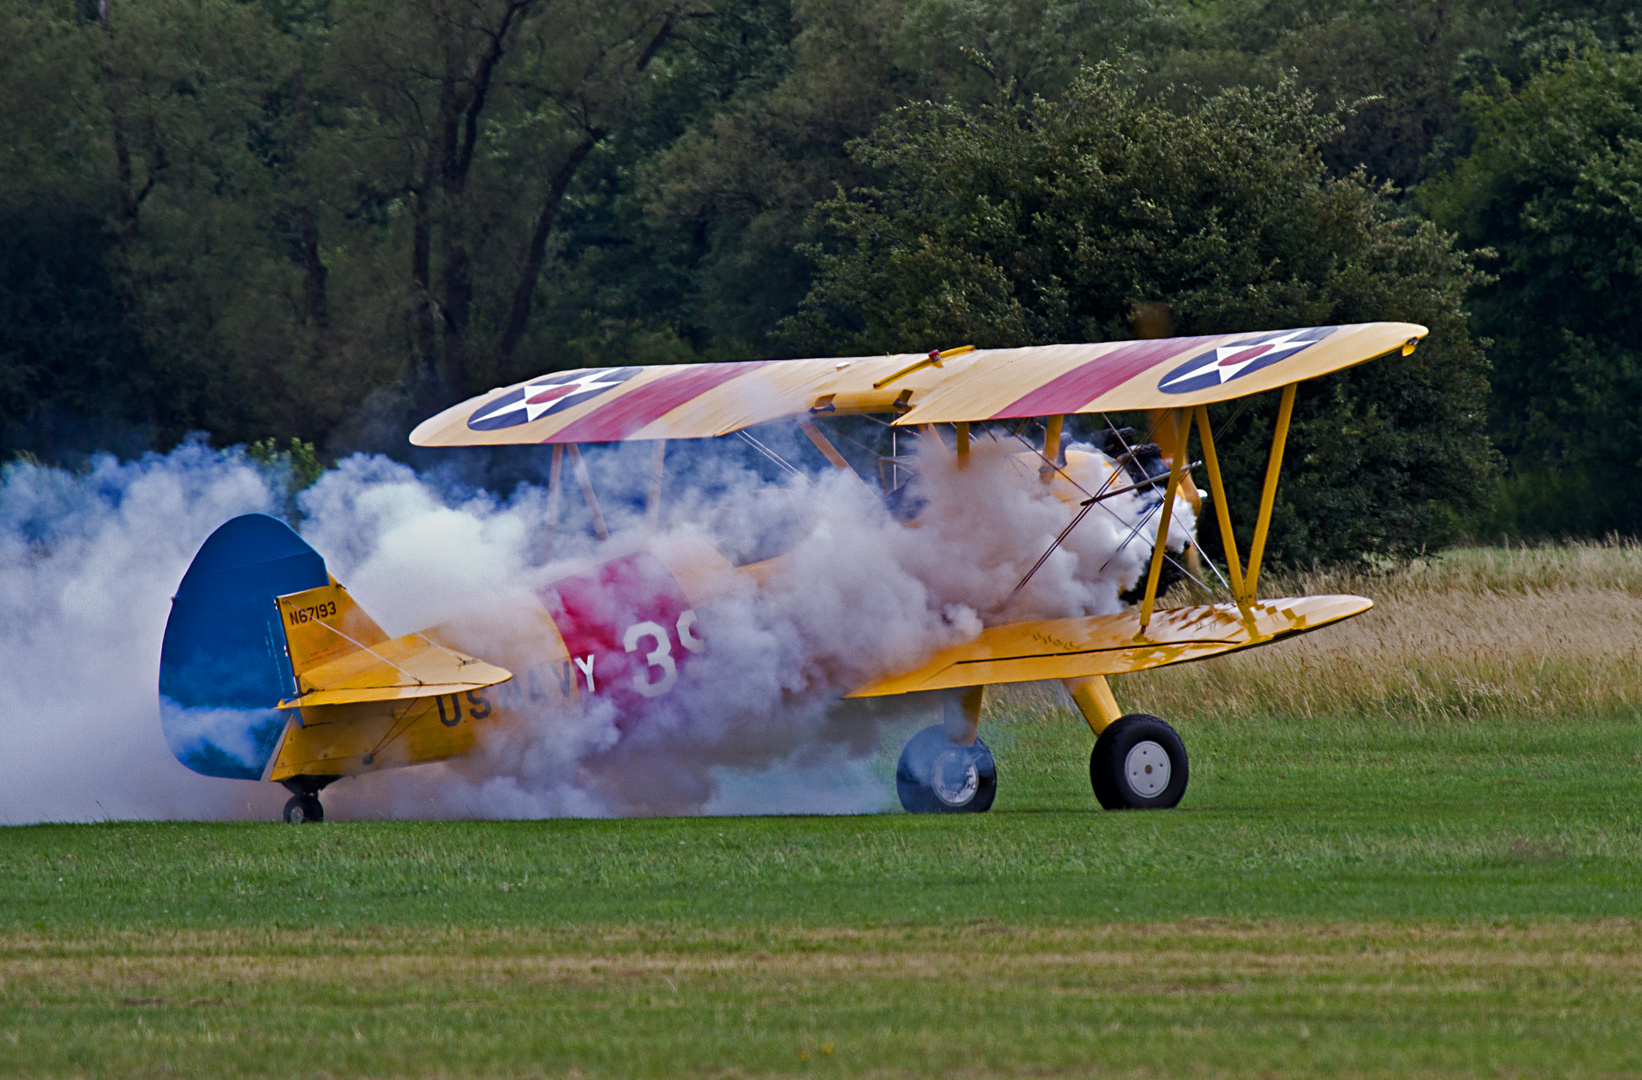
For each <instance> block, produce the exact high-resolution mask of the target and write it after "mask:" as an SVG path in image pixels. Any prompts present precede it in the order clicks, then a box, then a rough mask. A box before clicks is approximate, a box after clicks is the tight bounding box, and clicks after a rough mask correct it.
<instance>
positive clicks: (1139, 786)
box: [1123, 739, 1170, 799]
mask: <svg viewBox="0 0 1642 1080" xmlns="http://www.w3.org/2000/svg"><path fill="white" fill-rule="evenodd" d="M1169 773H1170V768H1169V752H1168V751H1167V750H1165V749H1163V746H1162V744H1161V743H1156V742H1153V741H1152V740H1151V739H1147V740H1145V741H1144V742H1138V743H1135V745H1134V746H1133V747H1132V748H1131V749H1130V750H1129V755H1128V757H1126V758H1124V760H1123V775H1124V777H1125V779H1127V780H1128V781H1129V787H1130V788H1131V789H1133V791H1134V793H1135V794H1136V795H1139V796H1141V797H1142V798H1147V799H1150V798H1152V797H1154V796H1155V795H1157V794H1158V792H1160V791H1162V790H1163V789H1164V788H1166V787H1168V786H1169Z"/></svg>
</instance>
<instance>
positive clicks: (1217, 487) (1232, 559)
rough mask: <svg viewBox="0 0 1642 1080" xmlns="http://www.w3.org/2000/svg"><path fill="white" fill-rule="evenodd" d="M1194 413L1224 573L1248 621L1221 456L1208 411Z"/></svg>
mask: <svg viewBox="0 0 1642 1080" xmlns="http://www.w3.org/2000/svg"><path fill="white" fill-rule="evenodd" d="M1193 411H1194V412H1196V413H1197V439H1198V441H1199V442H1200V443H1202V444H1203V464H1204V466H1205V467H1206V468H1207V469H1208V470H1209V494H1210V496H1212V497H1213V499H1214V516H1215V517H1216V519H1218V520H1219V522H1220V545H1221V547H1223V548H1225V549H1226V573H1227V574H1228V575H1230V577H1231V582H1230V584H1231V594H1232V599H1234V600H1236V601H1237V610H1238V611H1241V612H1242V613H1243V617H1244V618H1245V619H1247V618H1248V617H1249V601H1248V597H1246V596H1244V595H1243V566H1242V562H1243V560H1242V557H1241V556H1240V555H1238V554H1237V534H1235V533H1233V532H1232V523H1231V509H1230V508H1229V507H1228V506H1227V505H1226V485H1225V484H1224V483H1222V482H1221V479H1220V455H1219V454H1217V453H1215V450H1214V430H1213V429H1212V428H1211V427H1210V426H1209V407H1208V406H1207V405H1199V406H1197V408H1196V409H1195V410H1193ZM1210 565H1211V566H1212V565H1213V563H1212V562H1211V563H1210Z"/></svg>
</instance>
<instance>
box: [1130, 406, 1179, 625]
mask: <svg viewBox="0 0 1642 1080" xmlns="http://www.w3.org/2000/svg"><path fill="white" fill-rule="evenodd" d="M1185 417H1186V414H1185V411H1184V410H1182V409H1170V410H1169V416H1168V423H1169V425H1170V427H1171V428H1172V429H1173V431H1174V445H1175V446H1176V447H1180V446H1181V444H1182V443H1184V442H1185V441H1186V432H1185V426H1186V425H1185V423H1184V420H1185ZM1185 457H1186V455H1185V454H1183V453H1179V452H1176V454H1175V456H1174V458H1173V459H1172V460H1171V461H1170V462H1169V485H1168V487H1166V488H1164V489H1163V513H1162V514H1161V515H1159V516H1158V520H1157V542H1156V543H1154V544H1153V545H1152V565H1151V567H1150V568H1149V569H1148V570H1147V571H1146V596H1145V598H1144V599H1142V600H1141V602H1140V632H1141V633H1142V634H1144V633H1145V632H1146V627H1148V626H1150V625H1151V622H1152V605H1153V604H1155V603H1156V602H1157V582H1158V578H1159V576H1160V575H1161V574H1162V573H1163V548H1164V546H1165V545H1166V544H1167V543H1168V541H1169V526H1170V525H1173V524H1174V497H1175V493H1176V492H1178V491H1179V490H1180V473H1181V464H1182V462H1183V461H1184V460H1185Z"/></svg>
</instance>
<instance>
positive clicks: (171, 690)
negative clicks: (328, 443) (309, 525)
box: [160, 514, 330, 780]
mask: <svg viewBox="0 0 1642 1080" xmlns="http://www.w3.org/2000/svg"><path fill="white" fill-rule="evenodd" d="M329 581H330V576H329V575H328V574H327V573H326V570H325V560H324V559H322V558H320V556H319V553H318V552H317V551H315V550H314V549H313V548H311V547H309V546H308V545H307V544H306V543H304V542H303V540H302V538H301V537H300V536H298V535H297V534H296V533H295V532H293V531H292V530H291V528H290V526H288V525H286V524H285V523H284V522H283V521H280V520H279V519H278V518H272V517H269V516H268V515H266V514H246V515H244V516H242V517H237V518H234V519H233V520H232V521H229V522H227V523H226V524H224V525H223V526H222V527H221V528H219V529H217V531H216V532H214V533H212V534H211V535H210V537H208V538H207V539H206V541H205V543H204V544H203V545H201V547H200V550H199V553H198V554H196V555H195V556H194V562H193V563H192V565H190V566H189V567H188V573H186V574H184V575H183V579H182V584H181V585H180V586H178V588H177V595H176V596H175V597H174V598H173V599H172V601H171V617H170V619H169V620H168V621H167V622H166V624H165V644H164V645H163V646H162V648H161V650H160V724H161V727H162V728H163V730H164V731H165V739H166V742H167V743H169V744H170V746H171V752H172V753H173V754H175V755H177V760H178V761H180V762H182V763H183V764H184V765H186V766H188V767H189V768H190V769H193V770H194V771H195V772H197V773H204V774H205V775H206V776H226V777H233V778H237V779H246V780H256V779H258V778H260V777H261V776H262V773H263V770H264V768H266V766H267V764H268V759H269V758H270V757H271V756H272V755H273V752H274V747H275V745H276V744H277V743H278V741H279V736H280V733H281V732H282V731H283V730H284V729H285V719H286V715H287V714H286V713H284V712H281V711H280V710H279V709H277V708H275V706H277V705H278V704H279V702H280V699H281V698H287V697H291V696H293V695H294V694H295V693H296V680H295V678H294V676H293V675H292V672H291V660H290V657H289V656H288V655H287V653H286V647H285V631H284V628H283V627H282V626H281V624H280V617H279V608H278V606H277V605H276V604H275V602H274V598H275V597H277V596H283V595H285V594H286V593H294V592H301V591H303V590H304V589H312V588H316V587H318V586H320V585H325V584H327V583H329Z"/></svg>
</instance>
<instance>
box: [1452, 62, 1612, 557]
mask: <svg viewBox="0 0 1642 1080" xmlns="http://www.w3.org/2000/svg"><path fill="white" fill-rule="evenodd" d="M1466 105H1467V111H1468V119H1469V121H1470V123H1471V125H1472V128H1473V130H1474V142H1473V143H1472V145H1471V146H1470V148H1469V152H1468V153H1467V154H1466V155H1465V156H1464V157H1463V158H1461V159H1460V160H1459V161H1458V162H1457V163H1456V165H1455V167H1454V168H1453V170H1452V171H1451V172H1450V173H1449V174H1448V175H1446V176H1445V177H1443V178H1442V179H1441V180H1440V181H1437V182H1433V183H1431V184H1428V185H1427V187H1426V189H1425V190H1424V192H1423V193H1422V194H1423V200H1422V201H1423V203H1424V205H1425V206H1426V207H1427V208H1428V209H1429V211H1430V212H1431V214H1432V215H1433V216H1434V217H1435V218H1436V220H1437V221H1439V222H1441V223H1442V224H1443V225H1444V226H1445V227H1447V228H1450V229H1453V230H1455V231H1456V232H1457V233H1458V234H1459V235H1460V237H1461V238H1462V240H1463V241H1464V242H1465V243H1468V244H1474V245H1487V246H1489V247H1491V248H1493V249H1494V250H1495V251H1496V252H1497V253H1498V261H1497V263H1496V264H1495V265H1494V267H1493V269H1494V272H1495V273H1496V275H1497V277H1496V280H1494V281H1493V282H1492V283H1491V284H1489V285H1487V286H1485V287H1484V288H1482V289H1481V290H1480V291H1479V292H1478V294H1477V296H1476V299H1475V301H1474V307H1475V312H1476V326H1477V330H1478V331H1479V332H1480V333H1483V334H1487V335H1489V336H1490V337H1492V338H1493V339H1494V340H1495V343H1496V344H1495V346H1494V349H1493V357H1494V368H1495V371H1494V401H1493V423H1494V429H1495V432H1496V435H1497V437H1498V439H1499V442H1500V445H1501V446H1502V447H1503V448H1504V450H1505V451H1506V453H1507V455H1508V456H1509V458H1510V460H1511V464H1512V478H1511V479H1510V480H1509V481H1508V484H1507V488H1506V493H1507V495H1508V496H1509V503H1508V505H1507V506H1506V507H1505V508H1504V510H1505V511H1506V520H1504V521H1502V522H1501V524H1502V525H1503V526H1509V527H1515V528H1518V529H1521V530H1524V531H1528V532H1541V533H1553V534H1554V533H1564V532H1578V533H1587V534H1588V533H1592V532H1601V531H1604V530H1608V529H1619V530H1624V531H1627V532H1634V531H1636V530H1637V529H1639V528H1642V498H1639V497H1638V490H1639V488H1638V480H1639V479H1642V472H1639V470H1642V309H1639V307H1638V305H1637V296H1638V292H1639V289H1642V57H1638V56H1635V55H1632V54H1628V53H1608V52H1601V51H1594V52H1590V53H1587V54H1586V55H1583V56H1581V57H1578V58H1576V59H1572V60H1567V61H1564V62H1560V63H1556V64H1554V65H1552V66H1550V67H1548V68H1547V69H1545V70H1544V71H1543V72H1542V73H1541V74H1539V75H1536V76H1534V77H1533V78H1531V79H1529V80H1528V81H1527V82H1526V83H1525V84H1524V85H1523V86H1522V87H1521V88H1520V89H1512V88H1511V87H1510V86H1509V84H1507V83H1504V82H1503V81H1502V82H1500V83H1498V84H1496V85H1495V87H1493V88H1491V90H1490V91H1489V92H1481V91H1479V92H1477V93H1474V94H1472V95H1471V96H1469V97H1468V98H1467V101H1466Z"/></svg>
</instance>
